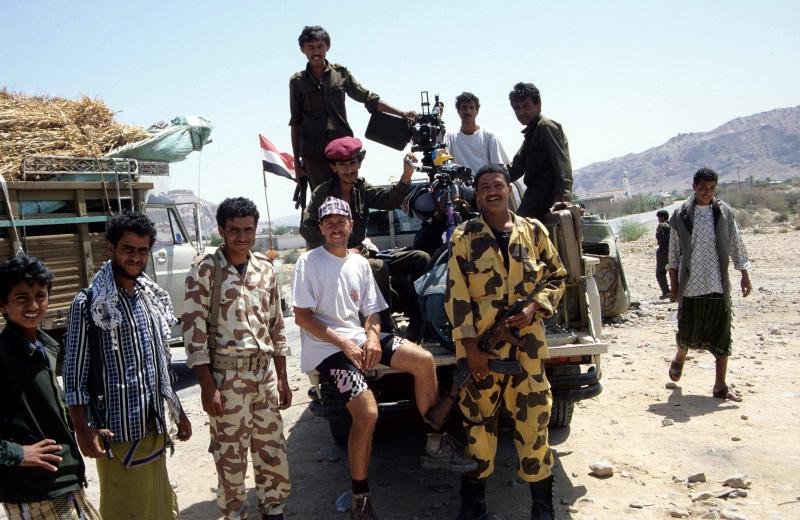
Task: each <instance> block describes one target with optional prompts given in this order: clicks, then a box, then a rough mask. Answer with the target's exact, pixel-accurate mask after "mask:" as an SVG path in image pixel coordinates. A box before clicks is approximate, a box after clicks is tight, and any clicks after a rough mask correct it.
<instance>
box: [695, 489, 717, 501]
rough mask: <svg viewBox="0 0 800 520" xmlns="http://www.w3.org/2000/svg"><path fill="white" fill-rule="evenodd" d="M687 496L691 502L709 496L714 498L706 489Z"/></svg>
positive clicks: (706, 498)
mask: <svg viewBox="0 0 800 520" xmlns="http://www.w3.org/2000/svg"><path fill="white" fill-rule="evenodd" d="M689 498H691V499H692V502H697V501H699V500H708V499H709V498H714V495H713V494H711V493H709V492H708V491H701V492H699V493H690V494H689Z"/></svg>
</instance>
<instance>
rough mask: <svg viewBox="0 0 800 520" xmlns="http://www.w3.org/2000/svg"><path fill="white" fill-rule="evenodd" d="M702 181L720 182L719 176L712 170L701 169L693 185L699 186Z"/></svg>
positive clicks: (695, 175)
mask: <svg viewBox="0 0 800 520" xmlns="http://www.w3.org/2000/svg"><path fill="white" fill-rule="evenodd" d="M702 181H711V182H719V175H718V174H717V172H715V171H714V170H712V169H711V168H700V169H699V170H697V172H695V174H694V179H693V180H692V184H697V183H699V182H702Z"/></svg>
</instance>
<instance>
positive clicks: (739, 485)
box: [722, 475, 753, 489]
mask: <svg viewBox="0 0 800 520" xmlns="http://www.w3.org/2000/svg"><path fill="white" fill-rule="evenodd" d="M752 483H753V482H752V481H751V480H750V479H749V478H747V475H733V476H732V477H728V478H726V479H725V482H723V483H722V485H723V486H728V487H732V488H735V489H747V488H749V487H750V484H752Z"/></svg>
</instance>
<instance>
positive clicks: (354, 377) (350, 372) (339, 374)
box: [317, 334, 406, 402]
mask: <svg viewBox="0 0 800 520" xmlns="http://www.w3.org/2000/svg"><path fill="white" fill-rule="evenodd" d="M404 341H406V340H405V339H404V338H401V337H399V336H394V335H392V334H381V360H380V363H381V365H386V366H387V367H388V366H391V364H392V357H393V356H394V353H395V351H396V350H397V349H398V348H399V347H400V345H402V344H403V342H404ZM317 372H319V377H320V379H322V380H324V381H328V382H331V383H333V384H334V386H335V387H336V389H337V390H338V391H339V395H341V396H342V397H343V398H344V400H345V401H347V402H349V401H350V400H352V399H355V398H356V397H358V396H359V395H361V394H363V393H364V392H366V391H367V390H369V388H368V387H367V378H366V377H364V372H362V371H360V370H359V369H358V368H356V366H355V365H354V364H353V362H352V361H350V358H348V357H347V355H346V354H345V353H344V352H337V353H336V354H331V355H330V356H328V357H326V358H325V359H323V360H322V363H320V364H319V365H317Z"/></svg>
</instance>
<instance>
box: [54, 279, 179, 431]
mask: <svg viewBox="0 0 800 520" xmlns="http://www.w3.org/2000/svg"><path fill="white" fill-rule="evenodd" d="M137 285H138V284H137ZM137 285H134V293H133V296H128V294H127V293H126V292H125V291H124V290H123V289H119V297H118V298H117V308H118V309H119V311H120V312H121V313H122V316H123V319H122V322H121V323H120V325H119V326H118V327H116V328H114V329H112V330H110V331H104V330H101V338H102V352H103V357H104V364H103V368H104V374H103V378H102V380H103V394H104V399H103V406H102V408H101V409H99V410H98V413H99V414H100V416H101V417H102V418H103V419H104V421H105V424H104V425H103V426H104V427H106V428H108V429H109V430H111V431H112V432H113V433H114V441H115V442H132V441H136V440H139V439H141V438H143V437H144V436H145V435H146V434H147V426H148V422H149V421H150V420H153V419H155V420H156V424H157V428H158V432H159V433H163V428H162V426H161V425H162V424H164V406H163V401H162V400H161V398H160V396H159V390H158V370H159V369H158V361H157V359H156V355H155V351H154V349H155V346H154V342H153V331H154V329H153V327H154V324H153V320H152V319H151V318H150V316H149V313H148V309H147V307H146V306H145V304H144V302H143V298H142V296H140V294H139V290H138V287H137ZM85 307H86V295H85V294H84V293H83V292H80V293H78V295H77V296H76V297H75V300H74V301H73V303H72V306H71V307H70V310H69V324H68V328H67V336H66V341H65V355H64V367H63V375H64V389H65V393H66V400H67V404H68V405H69V406H81V405H88V404H89V392H88V390H87V383H88V381H89V377H90V376H89V368H90V366H91V362H90V360H91V355H92V351H91V349H90V348H89V336H88V334H87V323H86V321H85V319H84V318H85V316H86V314H87V313H86V312H85ZM112 334H113V335H115V336H116V344H117V345H118V348H117V349H116V350H115V349H114V346H113V345H114V342H113V340H112Z"/></svg>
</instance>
